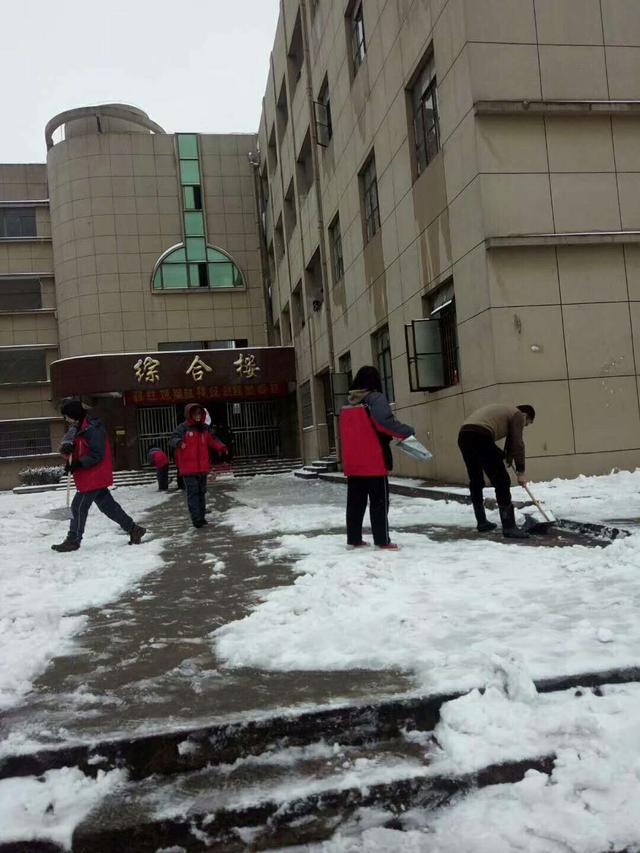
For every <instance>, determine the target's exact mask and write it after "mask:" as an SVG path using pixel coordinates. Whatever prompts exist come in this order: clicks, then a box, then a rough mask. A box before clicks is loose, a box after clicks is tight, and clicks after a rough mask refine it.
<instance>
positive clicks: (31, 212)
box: [0, 206, 38, 240]
mask: <svg viewBox="0 0 640 853" xmlns="http://www.w3.org/2000/svg"><path fill="white" fill-rule="evenodd" d="M37 236H38V226H37V222H36V209H35V207H25V206H16V207H11V206H9V207H0V239H3V240H25V239H29V238H31V237H37Z"/></svg>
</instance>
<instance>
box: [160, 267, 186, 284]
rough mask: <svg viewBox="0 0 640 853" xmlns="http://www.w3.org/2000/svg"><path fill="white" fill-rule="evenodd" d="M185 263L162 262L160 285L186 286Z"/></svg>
mask: <svg viewBox="0 0 640 853" xmlns="http://www.w3.org/2000/svg"><path fill="white" fill-rule="evenodd" d="M188 286H189V284H188V282H187V265H186V264H164V265H163V266H162V287H163V288H171V287H188Z"/></svg>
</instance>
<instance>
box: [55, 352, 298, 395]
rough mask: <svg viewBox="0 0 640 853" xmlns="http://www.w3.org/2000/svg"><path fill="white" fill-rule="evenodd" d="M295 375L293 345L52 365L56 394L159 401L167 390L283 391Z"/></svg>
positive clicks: (204, 392) (94, 357) (62, 361)
mask: <svg viewBox="0 0 640 853" xmlns="http://www.w3.org/2000/svg"><path fill="white" fill-rule="evenodd" d="M295 379H296V367H295V351H294V349H293V347H253V348H248V349H221V350H201V351H200V352H198V351H197V350H195V351H194V350H189V351H180V352H136V353H118V354H104V355H83V356H77V357H74V358H62V359H59V360H58V361H54V362H53V364H52V365H51V386H52V391H53V396H54V397H56V398H62V397H73V396H80V395H89V396H91V395H100V394H113V393H116V392H119V393H122V394H125V396H126V399H127V401H131V402H136V403H142V402H161V401H162V400H163V399H164V396H163V395H162V394H160V392H161V391H163V390H164V391H167V390H168V389H179V390H180V398H181V399H183V400H187V399H189V397H191V398H192V399H194V400H195V399H199V398H205V397H218V398H233V397H235V398H238V397H269V396H280V395H282V393H283V390H284V388H285V386H286V387H287V389H288V390H294V389H295V384H293V383H295ZM289 383H292V385H291V386H289ZM154 392H155V393H154ZM172 393H173V392H172Z"/></svg>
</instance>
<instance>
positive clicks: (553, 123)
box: [0, 0, 640, 485]
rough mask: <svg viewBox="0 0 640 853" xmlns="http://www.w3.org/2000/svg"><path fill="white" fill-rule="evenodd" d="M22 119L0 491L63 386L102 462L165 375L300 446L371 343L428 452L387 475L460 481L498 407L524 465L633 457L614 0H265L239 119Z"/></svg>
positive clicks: (316, 437)
mask: <svg viewBox="0 0 640 853" xmlns="http://www.w3.org/2000/svg"><path fill="white" fill-rule="evenodd" d="M257 120H258V117H257V116H256V121H257ZM61 130H63V131H64V133H63V138H62V139H60V138H58V137H59V135H60V133H61ZM46 138H47V146H48V148H49V153H48V158H47V165H46V166H45V165H41V164H37V165H27V166H22V165H19V166H4V167H0V312H1V313H0V448H1V449H0V485H10V484H11V482H13V479H14V478H15V474H16V471H17V470H19V469H20V468H23V467H25V464H33V462H34V460H35V461H36V462H37V464H42V462H43V460H45V461H46V459H47V455H46V454H47V452H48V451H50V450H51V449H55V446H56V440H57V436H58V434H59V431H60V428H61V425H60V422H59V421H58V420H56V410H55V408H54V407H53V404H52V402H51V400H52V398H53V397H56V396H60V395H61V394H66V393H83V394H86V395H87V396H89V397H91V401H92V402H94V403H97V404H98V407H99V409H100V411H102V412H103V414H104V415H105V417H106V418H107V421H108V423H109V426H110V429H111V432H112V438H113V440H114V444H115V445H116V458H117V461H118V464H119V465H121V466H123V467H124V466H137V465H140V464H142V461H143V458H144V451H145V448H146V446H147V445H148V442H150V441H159V440H162V439H163V436H166V433H167V430H168V429H169V425H170V423H172V422H173V420H174V419H175V418H176V417H177V416H178V409H179V406H180V405H181V402H182V401H183V400H185V399H186V397H187V396H189V393H188V392H189V391H191V392H193V393H192V396H195V397H196V398H198V399H203V400H205V399H206V400H208V401H209V402H210V404H211V406H212V407H213V408H215V409H216V412H215V414H216V417H217V418H218V417H227V418H231V417H232V416H233V413H234V411H236V410H238V409H241V410H242V414H241V415H239V417H240V418H241V422H240V426H241V427H242V428H243V429H244V428H246V431H247V435H248V434H249V433H250V432H251V431H252V430H253V431H254V432H255V431H256V430H257V432H259V433H260V435H262V436H264V435H266V434H267V433H268V434H269V436H270V438H265V439H264V440H265V441H266V442H267V444H268V448H267V446H266V445H265V446H260V447H257V446H256V445H255V444H252V443H251V441H249V438H248V437H247V443H246V447H245V451H246V453H247V455H250V454H251V453H254V452H256V450H260V451H261V452H262V451H265V450H266V449H268V450H269V451H270V452H278V453H283V452H285V444H287V442H288V444H287V447H286V452H288V453H289V452H290V453H293V452H295V451H296V450H297V447H296V445H297V443H298V441H299V443H300V448H301V450H302V452H303V454H304V457H305V459H306V460H307V461H310V460H311V459H313V458H316V457H318V456H322V455H324V454H326V453H327V452H328V451H329V450H331V449H332V448H333V447H334V446H335V420H334V411H335V410H336V409H337V406H338V405H339V404H340V401H341V400H342V399H344V391H345V389H346V386H347V384H348V379H349V377H350V376H351V375H352V372H354V371H355V370H356V369H357V368H358V367H359V366H360V365H362V364H366V363H375V364H377V365H378V366H379V368H380V370H381V373H382V374H383V378H384V384H385V388H386V390H387V393H388V395H389V397H390V399H391V400H392V401H393V402H394V406H395V409H396V412H397V415H398V417H399V418H400V419H402V420H405V421H407V422H409V423H412V424H414V425H415V427H416V428H417V431H418V435H419V437H421V438H422V439H423V440H424V441H425V443H427V444H428V445H429V447H430V449H431V450H432V451H433V453H434V459H433V461H432V462H430V463H429V464H428V465H420V466H419V465H418V464H417V463H414V462H412V461H411V460H409V459H408V458H405V457H402V458H398V459H397V471H398V472H400V473H404V474H409V475H417V474H420V475H422V476H425V475H427V476H432V477H437V478H443V479H449V480H450V479H457V480H462V479H463V478H464V471H463V468H462V463H461V459H460V458H459V453H458V450H457V446H456V436H457V430H458V427H459V425H460V423H461V422H462V421H463V420H464V418H465V416H466V415H467V414H469V413H470V412H471V411H472V410H473V409H475V408H476V407H478V406H480V405H482V404H484V403H486V402H490V401H500V400H503V401H510V402H515V403H531V404H533V405H534V406H535V408H536V409H537V411H538V417H537V419H536V422H535V425H534V426H533V427H532V428H531V429H530V430H529V435H528V436H527V439H528V440H527V449H528V457H529V465H528V470H529V472H530V474H531V475H532V476H533V477H534V478H542V477H544V478H548V477H553V476H556V475H561V476H572V475H575V474H577V473H581V472H582V473H601V472H605V471H608V470H610V469H611V468H612V467H614V466H619V467H628V468H633V467H635V466H636V465H637V464H638V461H639V459H640V455H639V453H638V449H639V448H640V402H639V400H640V392H639V386H638V367H637V359H638V358H639V357H640V356H639V355H638V353H639V352H640V9H639V8H638V3H637V0H386V2H379V0H348V2H347V0H339V2H338V1H337V0H336V2H326V0H282V3H281V9H280V17H279V20H278V25H277V32H276V37H275V42H274V46H273V52H272V55H271V62H270V72H269V77H268V81H267V87H266V92H265V96H264V101H263V111H262V116H261V118H260V126H259V130H258V135H257V138H256V137H253V136H251V135H231V136H215V135H211V136H210V135H198V134H195V133H185V134H177V135H169V134H166V133H164V132H163V130H162V128H159V127H158V126H157V125H155V124H154V123H153V122H152V121H151V120H150V119H149V118H148V117H147V116H146V114H145V113H143V112H141V111H140V110H137V109H135V108H133V107H124V106H122V105H119V106H116V105H103V106H101V107H95V108H82V109H80V110H74V111H70V112H69V113H64V114H62V115H61V116H58V117H56V118H55V119H53V120H52V122H50V124H49V126H48V128H47V131H46ZM54 140H55V143H54ZM249 155H250V157H249ZM227 347H232V348H236V349H240V352H239V353H235V354H233V360H232V362H231V366H230V364H229V363H228V361H229V359H228V356H229V353H228V352H227V351H225V348H227ZM292 348H293V349H292ZM194 350H195V352H194ZM294 350H295V366H294V363H293V360H294ZM185 352H186V353H191V356H192V357H191V358H189V359H187V361H188V363H187V361H185V358H186V356H185ZM95 354H99V357H98V359H97V360H96V358H94V357H93V356H94V355H95ZM196 355H197V356H198V357H199V358H200V360H201V361H204V362H205V363H206V366H208V367H210V368H211V370H210V371H206V370H205V368H203V367H202V366H201V365H200V373H199V374H198V375H201V376H202V377H203V378H202V379H201V380H194V379H193V376H192V373H189V372H188V370H189V368H190V367H191V362H192V360H193V358H195V357H196ZM146 359H149V360H148V361H145V360H146ZM208 359H209V362H208V361H207V360H208ZM53 362H56V363H55V365H54V367H53V368H51V371H49V367H50V365H51V364H52V363H53ZM155 362H158V365H155ZM236 362H237V365H236ZM145 365H146V366H145ZM154 365H155V367H154ZM251 365H255V366H257V367H259V368H260V371H259V372H257V373H254V375H252V376H249V375H248V373H249V372H251V369H252V368H251ZM197 366H198V365H197ZM150 368H153V369H152V370H151V372H149V369H150ZM154 370H156V373H157V374H158V378H154V376H155V375H156V374H154ZM238 371H239V372H238ZM139 374H140V375H139ZM50 376H51V378H52V379H53V386H52V385H51V384H50V382H49V377H50ZM116 377H117V381H116ZM267 377H268V379H267ZM179 379H184V380H185V381H182V382H179V381H178V380H179ZM116 386H117V387H116ZM258 388H260V389H261V390H260V391H258ZM198 389H200V390H198ZM207 389H209V390H207ZM239 389H240V390H239ZM243 389H244V390H243ZM294 390H297V396H296V395H295V394H294V393H293V391H294ZM234 395H236V396H234ZM237 395H244V396H243V397H242V406H240V405H239V404H240V402H241V400H240V397H239V396H237ZM251 395H253V397H254V398H255V399H253V398H252V397H251ZM260 395H262V397H263V398H264V399H263V400H258V397H259V396H260ZM247 397H248V398H249V399H245V398H247ZM267 398H268V399H267ZM254 402H260V403H267V402H268V403H269V405H268V406H260V407H257V408H256V409H255V411H256V412H257V411H258V410H260V411H261V412H262V414H261V415H259V416H256V417H257V421H255V420H254V421H252V420H251V417H250V416H249V414H248V413H249V410H250V409H251V406H250V405H249V404H250V403H251V404H253V403H254ZM163 408H164V409H165V414H166V418H167V419H168V420H162V417H161V415H160V414H159V413H160V410H161V409H163ZM296 408H297V418H296ZM143 410H148V411H146V413H143ZM243 425H244V426H243ZM259 440H260V441H262V439H259ZM269 442H270V443H269ZM51 458H52V459H54V458H55V459H57V457H54V456H52V457H51Z"/></svg>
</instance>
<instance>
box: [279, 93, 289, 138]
mask: <svg viewBox="0 0 640 853" xmlns="http://www.w3.org/2000/svg"><path fill="white" fill-rule="evenodd" d="M288 124H289V106H288V104H287V86H286V83H285V79H284V77H283V78H282V83H281V84H280V93H279V95H278V100H277V101H276V127H277V130H278V142H279V143H280V145H282V140H283V138H284V135H285V132H286V130H287V125H288Z"/></svg>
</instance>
